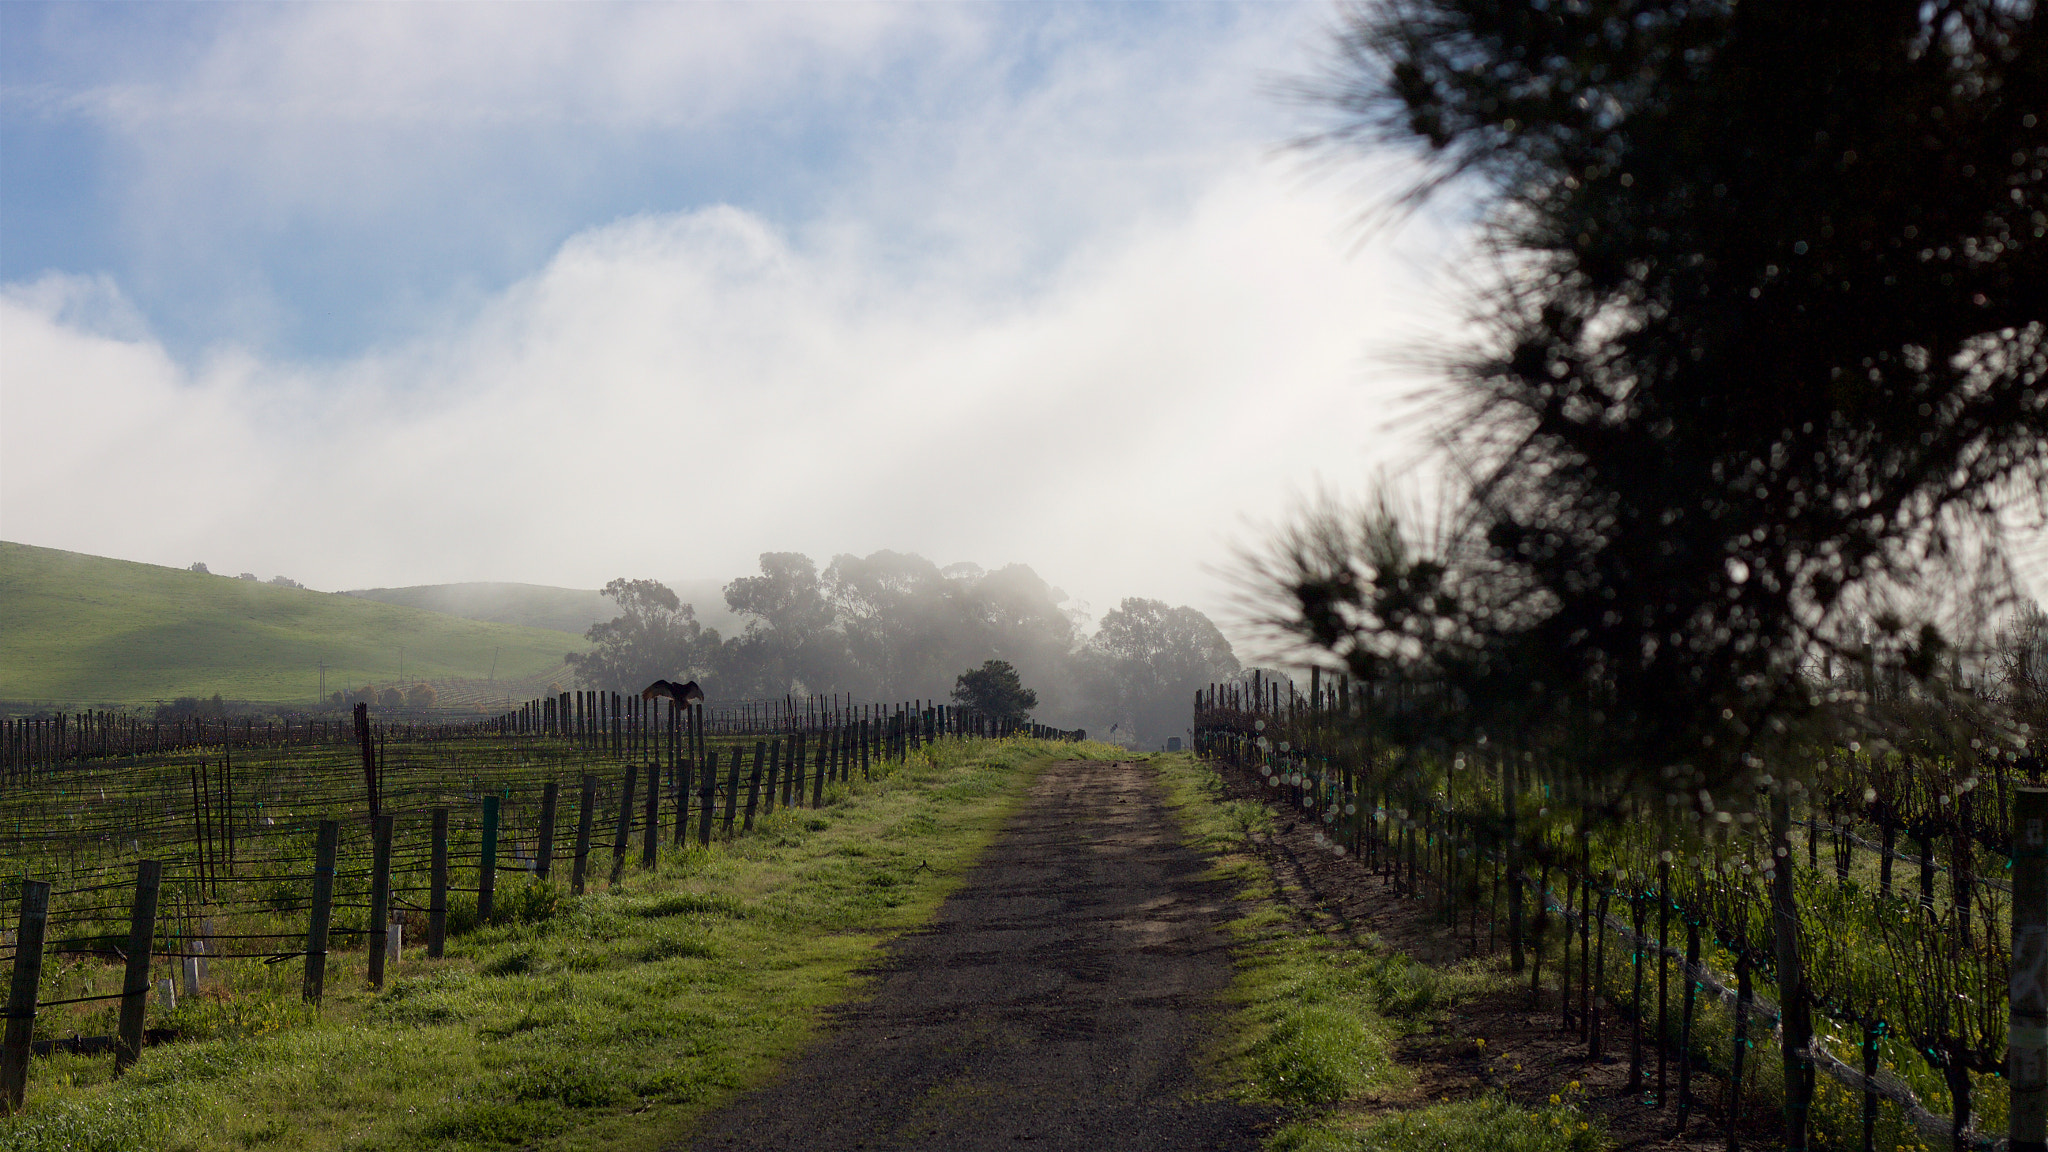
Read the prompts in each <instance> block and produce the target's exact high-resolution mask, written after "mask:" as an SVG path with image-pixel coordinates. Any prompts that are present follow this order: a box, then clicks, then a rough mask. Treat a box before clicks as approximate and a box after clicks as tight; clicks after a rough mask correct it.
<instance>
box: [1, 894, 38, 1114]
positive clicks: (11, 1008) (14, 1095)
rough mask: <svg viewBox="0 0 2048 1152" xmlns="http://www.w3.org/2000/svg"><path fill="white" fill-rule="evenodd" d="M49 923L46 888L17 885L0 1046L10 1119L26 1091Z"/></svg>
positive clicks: (2, 1073)
mask: <svg viewBox="0 0 2048 1152" xmlns="http://www.w3.org/2000/svg"><path fill="white" fill-rule="evenodd" d="M49 922H50V885H49V883H48V882H47V881H43V880H23V881H22V882H21V922H20V925H19V927H17V928H16V929H15V936H14V940H15V945H14V983H13V985H12V986H11V987H10V988H9V989H8V993H7V1036H6V1039H5V1041H4V1042H0V1092H4V1093H5V1095H6V1100H7V1111H8V1113H9V1114H10V1115H12V1114H13V1113H15V1112H19V1111H21V1099H22V1096H23V1095H24V1094H25V1093H26V1092H27V1090H28V1060H29V1039H30V1037H32V1036H34V1035H35V1029H36V999H37V996H38V994H39V993H40V991H41V989H42V986H43V930H44V929H45V928H46V927H48V926H49Z"/></svg>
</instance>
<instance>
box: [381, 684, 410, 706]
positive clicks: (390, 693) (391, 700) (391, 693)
mask: <svg viewBox="0 0 2048 1152" xmlns="http://www.w3.org/2000/svg"><path fill="white" fill-rule="evenodd" d="M377 703H378V704H381V705H383V706H384V707H386V708H390V709H392V710H393V711H396V710H397V709H400V708H403V707H405V693H403V692H400V691H399V690H398V689H396V688H386V689H385V690H383V691H382V692H379V693H377Z"/></svg>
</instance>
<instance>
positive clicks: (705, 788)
mask: <svg viewBox="0 0 2048 1152" xmlns="http://www.w3.org/2000/svg"><path fill="white" fill-rule="evenodd" d="M734 755H738V753H734ZM717 798H718V753H717V752H715V751H714V752H707V753H705V754H704V775H703V782H702V783H701V784H699V785H698V786H697V843H698V844H699V845H700V846H702V847H705V848H709V847H710V846H711V805H712V802H713V801H715V800H716V799H717Z"/></svg>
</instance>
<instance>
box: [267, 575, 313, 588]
mask: <svg viewBox="0 0 2048 1152" xmlns="http://www.w3.org/2000/svg"><path fill="white" fill-rule="evenodd" d="M270 583H272V584H275V585H277V586H278V587H279V588H304V587H305V585H304V584H301V583H299V582H298V581H297V580H294V579H292V578H291V577H289V576H272V577H271V578H270Z"/></svg>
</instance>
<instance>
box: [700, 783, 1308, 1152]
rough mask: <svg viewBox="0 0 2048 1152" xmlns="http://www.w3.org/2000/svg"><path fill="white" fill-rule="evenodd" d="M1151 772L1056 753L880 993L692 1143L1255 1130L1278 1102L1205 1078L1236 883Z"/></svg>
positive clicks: (934, 1145)
mask: <svg viewBox="0 0 2048 1152" xmlns="http://www.w3.org/2000/svg"><path fill="white" fill-rule="evenodd" d="M1207 863H1208V862H1207V860H1206V859H1205V858H1204V857H1203V856H1202V855H1201V854H1199V853H1197V852H1195V851H1193V850H1191V849H1189V848H1186V847H1183V846H1182V845H1181V843H1180V838H1179V829H1178V827H1177V825H1176V824H1175V823H1174V821H1173V818H1172V816H1171V814H1170V813H1169V812H1168V811H1167V810H1166V808H1165V807H1164V805H1163V803H1162V797H1161V793H1160V791H1159V789H1158V787H1157V785H1156V784H1154V782H1153V780H1152V777H1151V774H1150V772H1148V771H1147V770H1146V769H1145V768H1143V767H1140V766H1137V765H1131V764H1108V763H1101V762H1086V761H1074V762H1068V763H1061V764H1054V765H1052V766H1050V767H1048V768H1046V769H1045V770H1044V772H1043V774H1042V775H1041V776H1040V777H1039V779H1038V780H1037V781H1036V782H1035V784H1034V785H1033V787H1032V789H1031V792H1030V795H1029V797H1028V799H1027V800H1026V801H1025V803H1024V804H1023V806H1022V807H1021V808H1020V809H1019V811H1018V813H1017V815H1016V816H1015V817H1014V818H1013V819H1012V821H1011V823H1010V825H1009V827H1008V828H1007V829H1005V830H1004V832H1003V833H1002V834H1001V835H1000V836H999V837H998V838H997V840H996V842H995V843H994V844H993V845H992V846H991V847H990V849H989V851H988V853H987V854H986V855H985V856H984V857H983V859H982V861H981V862H980V864H978V865H977V866H976V867H975V868H974V870H973V871H972V872H970V873H969V874H968V876H967V877H966V879H965V881H964V883H963V884H962V886H961V887H960V889H959V890H958V891H956V892H955V893H954V895H953V896H952V897H951V898H950V899H948V900H947V901H946V902H945V904H944V905H943V906H942V907H941V908H940V910H939V912H938V915H937V917H936V919H935V920H934V922H933V923H932V924H931V925H930V927H929V928H928V929H926V930H924V931H922V932H919V933H916V934H913V935H909V936H906V937H903V938H901V939H899V940H898V941H897V942H896V943H895V945H894V946H893V948H892V949H891V952H890V957H889V959H888V961H887V962H885V964H884V965H883V967H882V968H881V969H880V970H879V971H878V973H877V976H878V978H879V983H878V985H877V987H876V989H875V991H874V994H873V996H872V997H871V998H869V999H867V1000H865V1001H862V1002H859V1003H856V1004H854V1005H852V1006H850V1007H848V1008H846V1009H843V1010H842V1011H841V1012H839V1013H838V1014H836V1015H835V1016H834V1018H833V1019H832V1020H831V1021H830V1022H829V1024H828V1025H827V1028H826V1030H825V1034H824V1035H823V1036H822V1037H821V1038H820V1040H819V1042H818V1043H817V1044H816V1045H814V1047H813V1048H812V1049H811V1050H810V1051H809V1052H807V1053H805V1054H804V1055H803V1056H801V1057H798V1058H797V1059H796V1060H794V1061H793V1062H791V1064H790V1065H789V1066H787V1067H786V1068H784V1069H783V1071H782V1074H781V1075H780V1076H779V1077H778V1078H777V1079H776V1080H775V1081H774V1082H773V1083H771V1084H769V1085H767V1086H766V1087H764V1088H761V1089H759V1090H757V1091H755V1092H752V1093H750V1094H748V1095H746V1096H743V1097H741V1098H740V1099H739V1100H738V1101H736V1102H735V1103H734V1104H732V1105H731V1106H730V1107H728V1108H725V1109H723V1110H721V1111H719V1112H717V1113H714V1114H713V1115H711V1116H710V1117H707V1118H706V1120H705V1122H704V1123H703V1125H702V1126H701V1127H700V1128H699V1130H698V1131H697V1133H696V1135H695V1136H694V1137H693V1138H692V1139H691V1141H690V1142H689V1143H687V1144H686V1145H684V1146H685V1147H688V1148H692V1149H702V1150H706V1152H723V1150H742V1149H759V1150H777V1152H780V1150H795V1149H806V1150H808V1149H824V1150H831V1152H840V1150H845V1149H906V1150H907V1149H917V1150H932V1152H938V1150H942V1149H943V1150H946V1152H976V1150H986V1149H1005V1150H1015V1149H1022V1148H1030V1149H1077V1150H1078V1149H1119V1150H1130V1152H1142V1150H1148V1149H1158V1150H1161V1152H1164V1150H1166V1149H1173V1150H1175V1152H1185V1150H1195V1149H1220V1150H1231V1152H1235V1150H1240V1149H1242V1150H1245V1152H1250V1150H1253V1149H1256V1148H1258V1147H1259V1144H1260V1140H1261V1136H1262V1135H1263V1134H1264V1133H1265V1132H1266V1131H1267V1129H1268V1128H1269V1127H1270V1126H1271V1124H1273V1123H1274V1122H1275V1120H1276V1116H1275V1114H1274V1113H1273V1112H1271V1111H1269V1110H1265V1109H1259V1108H1253V1107H1248V1106H1245V1105H1241V1104H1234V1103H1229V1102H1225V1101H1218V1100H1207V1099H1202V1098H1201V1097H1202V1096H1203V1095H1204V1094H1205V1093H1204V1092H1203V1085H1202V1084H1201V1082H1200V1081H1199V1079H1198V1077H1197V1075H1196V1073H1195V1069H1194V1058H1195V1056H1196V1054H1197V1052H1198V1051H1199V1050H1200V1048H1201V1046H1202V1044H1203V1042H1204V1041H1205V1039H1206V1032H1205V1029H1206V1028H1208V1027H1211V1026H1213V1025H1215V1024H1217V1023H1218V1021H1219V1016H1220V1005H1219V1003H1218V999H1217V998H1218V995H1219V994H1220V993H1221V992H1222V991H1223V990H1224V989H1225V987H1226V986H1227V985H1228V984H1229V981H1230V975H1231V967H1230V957H1229V953H1228V950H1227V945H1226V941H1225V938H1224V936H1223V933H1222V932H1221V930H1220V929H1221V926H1222V924H1223V923H1224V922H1225V921H1226V920H1228V919H1229V918H1230V916H1231V915H1232V910H1231V906H1230V900H1229V892H1228V887H1227V885H1225V884H1222V883H1219V882H1216V881H1212V880H1205V879H1203V878H1202V874H1203V872H1204V871H1205V870H1206V868H1207Z"/></svg>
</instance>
